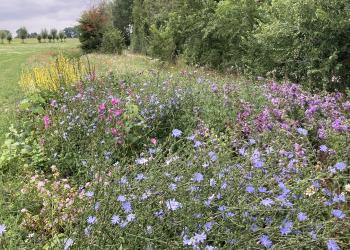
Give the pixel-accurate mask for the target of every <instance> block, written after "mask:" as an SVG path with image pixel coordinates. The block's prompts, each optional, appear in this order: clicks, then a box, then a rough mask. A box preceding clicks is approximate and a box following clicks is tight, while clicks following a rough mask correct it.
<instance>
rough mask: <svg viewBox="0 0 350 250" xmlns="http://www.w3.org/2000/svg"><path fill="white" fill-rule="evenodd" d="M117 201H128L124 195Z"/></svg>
mask: <svg viewBox="0 0 350 250" xmlns="http://www.w3.org/2000/svg"><path fill="white" fill-rule="evenodd" d="M117 201H120V202H124V201H126V198H125V196H124V195H119V196H118V198H117Z"/></svg>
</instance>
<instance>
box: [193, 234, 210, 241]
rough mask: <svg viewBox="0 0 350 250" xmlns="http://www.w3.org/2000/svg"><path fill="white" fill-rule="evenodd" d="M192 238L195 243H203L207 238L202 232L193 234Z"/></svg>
mask: <svg viewBox="0 0 350 250" xmlns="http://www.w3.org/2000/svg"><path fill="white" fill-rule="evenodd" d="M193 239H194V242H195V243H196V244H200V243H203V242H204V241H205V240H206V239H207V235H206V234H205V233H204V232H203V233H201V234H197V233H196V234H195V235H194V236H193Z"/></svg>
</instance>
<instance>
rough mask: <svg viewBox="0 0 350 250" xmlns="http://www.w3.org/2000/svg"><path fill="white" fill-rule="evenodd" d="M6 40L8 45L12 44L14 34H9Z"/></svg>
mask: <svg viewBox="0 0 350 250" xmlns="http://www.w3.org/2000/svg"><path fill="white" fill-rule="evenodd" d="M6 39H7V41H8V43H11V41H12V34H11V33H8V34H7V38H6Z"/></svg>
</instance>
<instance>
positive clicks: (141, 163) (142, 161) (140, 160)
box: [135, 158, 148, 165]
mask: <svg viewBox="0 0 350 250" xmlns="http://www.w3.org/2000/svg"><path fill="white" fill-rule="evenodd" d="M147 162H148V160H147V159H146V158H139V159H136V160H135V163H136V164H138V165H145V164H146V163H147Z"/></svg>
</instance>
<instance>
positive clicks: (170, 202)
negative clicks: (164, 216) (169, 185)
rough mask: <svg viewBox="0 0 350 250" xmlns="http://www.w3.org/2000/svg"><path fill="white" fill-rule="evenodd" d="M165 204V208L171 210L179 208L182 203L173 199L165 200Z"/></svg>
mask: <svg viewBox="0 0 350 250" xmlns="http://www.w3.org/2000/svg"><path fill="white" fill-rule="evenodd" d="M165 204H166V206H167V208H168V209H169V210H171V211H175V210H177V209H179V208H182V204H181V203H180V202H177V201H176V200H175V199H171V200H167V201H166V202H165Z"/></svg>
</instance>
